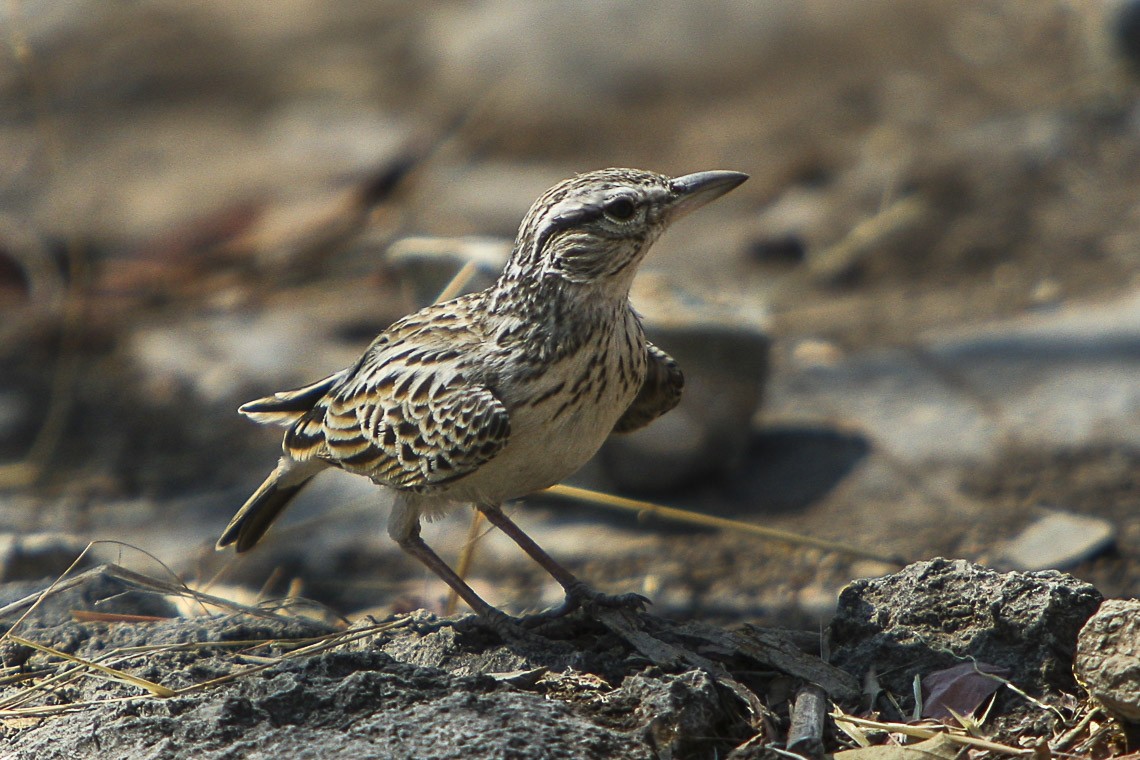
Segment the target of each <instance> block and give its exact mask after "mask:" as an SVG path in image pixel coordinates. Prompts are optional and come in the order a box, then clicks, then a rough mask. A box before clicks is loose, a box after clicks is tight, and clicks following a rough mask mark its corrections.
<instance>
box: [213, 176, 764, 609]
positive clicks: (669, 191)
mask: <svg viewBox="0 0 1140 760" xmlns="http://www.w3.org/2000/svg"><path fill="white" fill-rule="evenodd" d="M746 178H747V177H746V175H743V174H739V173H737V172H702V173H699V174H691V175H687V176H684V177H679V178H676V179H670V178H668V177H664V176H662V175H659V174H654V173H652V172H645V171H640V170H633V169H606V170H602V171H597V172H591V173H588V174H582V175H578V176H577V177H573V178H571V179H569V180H566V181H565V182H562V183H560V184H558V185H556V186H555V187H553V188H551V189H550V190H549V191H547V192H546V193H545V194H544V195H543V196H542V197H541V198H539V200H538V201H536V202H535V204H534V206H532V207H531V209H530V211H529V212H528V214H527V215H526V217H525V218H524V220H523V223H522V225H521V227H520V229H519V236H518V238H517V240H516V242H515V247H514V251H513V252H512V255H511V258H510V260H509V261H508V263H507V266H506V268H505V269H504V271H503V273H502V275H501V276H500V277H499V279H498V280H497V281H496V283H495V284H494V285H493V286H492V287H490V288H488V289H487V290H484V291H480V292H478V293H473V294H470V295H466V296H461V297H460V298H456V299H453V300H451V301H448V302H446V303H441V304H436V305H433V306H429V307H427V308H425V309H422V310H420V311H418V312H416V313H415V314H412V315H410V316H407V317H405V318H403V319H401V320H399V321H398V322H396V323H395V324H393V325H392V326H391V327H389V328H388V329H387V330H385V331H384V332H383V333H382V334H381V335H380V336H379V337H377V338H376V340H375V341H373V343H372V345H371V346H369V348H368V350H367V351H366V352H365V353H364V355H363V356H362V357H361V359H360V360H359V361H358V362H357V363H356V364H355V365H354V366H352V367H349V368H347V369H344V370H342V371H340V372H338V373H336V374H334V375H330V376H329V377H327V378H324V379H323V380H320V381H318V382H316V383H313V384H311V385H308V386H305V387H303V388H299V389H297V390H294V391H286V392H282V393H276V394H274V395H272V396H269V397H266V398H263V399H258V400H256V401H251V402H250V403H248V404H245V405H244V406H243V407H242V408H241V411H242V413H244V414H246V415H247V416H249V417H251V418H253V419H254V420H256V421H258V422H262V423H266V424H278V425H282V426H285V427H287V428H288V430H287V431H286V433H285V439H284V443H283V453H284V455H283V456H282V458H281V461H280V463H279V465H278V467H277V469H276V470H274V471H273V473H272V474H271V475H270V476H269V478H267V480H266V481H265V483H264V484H263V485H262V486H261V487H260V488H259V489H258V490H257V492H256V493H254V495H253V496H251V497H250V499H249V500H248V501H247V502H246V504H245V505H244V506H243V507H242V508H241V509H240V510H239V511H238V513H237V514H236V515H235V516H234V518H233V520H231V522H230V524H229V526H227V528H226V529H225V531H224V532H223V534H222V537H221V538H220V539H219V541H218V548H219V549H220V548H223V547H225V546H227V545H229V544H236V548H237V550H238V551H245V550H247V549H249V548H251V547H252V546H253V545H254V544H256V543H257V541H258V539H260V538H261V536H262V535H263V534H264V533H265V531H266V529H267V528H268V527H269V525H270V523H271V522H272V521H273V519H274V518H275V517H276V516H277V515H278V514H279V513H280V511H281V510H282V509H283V508H284V507H285V506H286V505H287V504H288V501H289V499H290V498H291V497H292V496H293V495H295V494H296V493H297V492H298V491H299V490H300V489H301V488H302V487H303V486H304V485H305V484H306V483H307V482H308V481H309V480H310V479H311V478H312V477H313V476H314V475H316V474H317V473H318V472H320V471H321V470H323V469H325V468H327V467H330V466H331V467H339V468H341V469H343V470H347V471H349V472H353V473H357V474H360V475H364V476H366V477H369V478H371V479H372V480H373V481H374V482H376V483H377V484H379V485H384V486H388V487H390V488H393V489H395V491H396V494H397V499H396V501H395V504H394V506H393V511H392V514H391V516H390V518H389V522H388V532H389V534H390V535H391V536H392V538H393V539H395V540H396V541H397V542H398V543H399V544H400V546H402V547H403V548H404V549H406V550H407V551H408V552H410V553H411V554H413V555H415V556H416V557H418V558H419V559H420V560H422V561H423V562H424V563H425V564H426V565H427V566H428V567H430V568H431V569H432V570H433V571H434V572H436V573H437V574H439V575H440V577H441V578H442V579H443V580H444V581H446V582H447V583H448V584H449V585H451V586H452V588H454V589H455V590H456V592H457V593H459V595H460V596H461V597H462V598H463V599H464V600H465V601H467V602H468V604H470V605H471V607H472V608H473V609H475V610H476V611H477V612H480V613H481V614H483V615H485V616H490V617H494V618H496V619H498V620H501V617H500V616H501V613H498V612H497V611H496V610H494V608H492V607H491V606H490V605H488V604H487V603H486V602H485V601H483V600H482V599H481V598H480V597H479V596H478V595H476V593H475V592H474V591H473V590H472V589H471V588H470V587H469V586H468V585H467V584H466V583H464V582H463V581H462V579H460V578H459V577H458V576H457V575H455V573H454V572H453V571H451V569H450V568H449V567H447V565H446V564H445V563H444V562H443V561H442V560H441V559H440V558H439V557H438V556H437V555H436V554H435V553H434V552H432V550H431V549H430V548H429V547H428V546H427V545H426V544H425V543H424V542H423V540H422V539H420V537H419V521H420V518H421V516H427V517H432V516H435V515H438V514H441V513H442V512H444V511H446V510H448V509H450V508H451V507H452V506H454V505H456V504H462V503H471V504H474V505H475V507H476V508H478V509H479V510H481V511H482V512H484V514H486V516H487V518H488V519H489V520H490V521H491V522H492V523H493V524H494V525H496V526H498V527H499V528H501V529H502V530H503V531H504V532H506V533H507V534H508V535H509V536H510V537H511V538H512V539H514V540H515V541H516V542H517V543H519V545H520V546H521V547H522V548H523V549H524V550H525V551H527V553H528V554H530V555H531V556H532V557H534V558H535V560H537V561H538V562H539V563H541V564H542V565H543V567H545V568H546V569H547V570H548V571H549V572H550V573H551V574H552V575H553V576H554V577H555V579H556V580H558V581H559V583H561V584H562V586H563V587H564V588H565V589H566V593H567V599H566V602H565V604H563V605H562V607H561V608H559V610H558V611H557V612H564V611H568V610H570V609H573V608H575V607H576V606H578V605H580V604H581V603H583V602H590V603H594V604H599V603H600V604H607V603H609V604H640V603H643V602H644V600H643V599H641V597H637V596H636V595H624V596H620V597H607V596H603V595H600V594H597V593H596V592H594V591H591V590H590V589H589V588H588V587H587V586H585V585H584V584H583V583H581V581H579V580H578V579H577V578H575V577H574V576H573V575H572V574H570V573H569V572H568V571H567V570H565V569H564V568H562V567H561V566H560V565H559V564H558V563H556V562H555V561H554V560H553V559H551V558H550V557H549V556H548V555H547V554H546V553H545V552H543V551H542V549H540V548H539V547H538V546H537V545H536V544H535V543H534V542H533V541H532V540H531V539H530V538H529V537H528V536H526V535H525V534H523V533H522V531H521V530H520V529H519V528H518V527H517V526H516V525H515V524H514V523H513V522H511V521H510V520H509V519H508V518H507V517H506V515H505V514H503V512H502V511H501V509H500V505H501V504H502V503H503V501H505V500H508V499H513V498H517V497H520V496H524V495H526V494H527V493H531V492H533V491H536V490H539V489H542V488H545V487H547V486H550V485H553V484H554V483H556V482H558V481H559V480H561V479H563V478H565V477H566V476H567V475H569V474H571V473H573V472H574V471H575V470H577V469H578V468H579V467H580V466H581V465H582V464H584V463H585V461H586V460H587V459H588V458H589V457H590V456H592V455H593V454H594V452H596V451H597V449H598V448H599V447H600V446H601V444H602V442H603V441H604V440H605V438H606V436H607V435H609V434H610V433H611V432H628V431H631V430H636V429H637V428H640V427H643V426H644V425H647V424H648V423H649V422H651V421H652V420H654V419H656V418H657V417H658V416H660V415H662V414H664V413H665V412H667V411H668V410H670V409H672V408H673V407H674V406H676V404H677V402H678V401H679V400H680V395H681V386H682V385H683V382H684V381H683V376H682V374H681V371H680V369H679V368H678V367H677V364H676V362H674V361H673V359H672V358H671V357H669V356H668V355H667V354H666V353H665V352H663V351H661V350H660V349H659V348H657V347H656V346H654V345H653V344H651V343H649V342H648V341H647V340H646V339H645V335H644V333H643V331H642V328H641V322H640V320H639V319H638V317H637V315H636V314H635V313H634V312H633V309H632V308H631V306H630V304H629V288H630V284H631V283H632V280H633V275H634V273H635V271H636V269H637V265H638V264H639V263H640V262H641V259H642V258H643V257H644V256H645V254H646V252H647V251H648V249H649V247H650V246H651V245H652V244H653V242H654V241H655V240H656V239H657V238H658V237H659V236H660V234H661V233H662V232H663V231H664V230H665V228H666V227H667V226H668V225H669V224H670V223H671V222H673V221H675V220H676V219H677V218H679V217H680V216H681V215H683V214H684V213H687V212H688V211H690V210H692V209H695V208H697V207H699V206H701V205H704V204H705V203H707V202H709V201H711V200H713V199H715V198H717V197H719V196H720V195H723V194H724V193H726V192H728V191H729V190H731V189H732V188H734V187H736V186H737V185H739V184H740V183H741V182H743V181H744V180H745V179H746Z"/></svg>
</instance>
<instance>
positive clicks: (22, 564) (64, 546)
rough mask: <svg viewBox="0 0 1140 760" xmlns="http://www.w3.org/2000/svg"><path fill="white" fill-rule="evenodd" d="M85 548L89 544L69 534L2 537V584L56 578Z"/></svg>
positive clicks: (6, 534)
mask: <svg viewBox="0 0 1140 760" xmlns="http://www.w3.org/2000/svg"><path fill="white" fill-rule="evenodd" d="M86 546H87V541H85V540H84V539H82V538H80V537H79V536H73V535H69V534H67V533H24V534H21V533H0V581H3V582H5V583H9V582H11V581H23V580H40V579H43V578H54V577H56V576H58V575H60V574H62V573H63V572H64V571H66V570H67V568H68V567H70V566H71V563H72V562H74V561H75V560H76V559H77V558H78V557H79V555H80V554H82V553H83V549H84V548H85V547H86ZM88 564H90V563H88Z"/></svg>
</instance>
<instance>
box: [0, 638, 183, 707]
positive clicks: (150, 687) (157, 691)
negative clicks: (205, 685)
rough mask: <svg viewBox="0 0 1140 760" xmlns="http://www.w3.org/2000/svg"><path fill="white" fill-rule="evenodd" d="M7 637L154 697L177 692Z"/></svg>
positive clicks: (25, 641)
mask: <svg viewBox="0 0 1140 760" xmlns="http://www.w3.org/2000/svg"><path fill="white" fill-rule="evenodd" d="M8 638H9V640H10V641H13V642H15V643H16V644H19V645H21V646H25V647H29V648H30V649H35V650H36V651H38V652H43V653H44V654H48V655H51V656H52V657H58V658H60V659H62V660H67V661H68V662H71V663H74V664H76V665H79V666H81V667H84V668H87V669H89V670H94V671H95V672H97V673H102V674H103V675H105V676H107V677H108V678H111V679H113V680H115V681H120V682H122V683H126V684H130V685H132V686H138V687H139V688H141V689H146V690H147V691H149V692H150V693H151V694H153V695H154V696H156V697H173V696H174V695H175V694H177V692H176V691H174V690H173V689H168V688H166V687H165V686H163V685H162V684H158V683H155V682H154V681H148V680H146V679H145V678H139V677H138V676H132V675H131V674H130V673H124V672H123V671H121V670H116V669H115V668H109V667H107V666H106V665H100V664H99V663H97V662H92V661H91V660H85V659H83V658H82V657H76V656H75V655H73V654H68V653H67V652H61V651H59V650H58V649H52V648H51V647H47V646H44V645H43V644H37V643H36V642H34V641H31V640H29V639H25V638H23V637H21V636H14V635H10V636H9V637H8Z"/></svg>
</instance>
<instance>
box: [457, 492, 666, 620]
mask: <svg viewBox="0 0 1140 760" xmlns="http://www.w3.org/2000/svg"><path fill="white" fill-rule="evenodd" d="M475 506H476V508H477V509H478V510H479V511H480V512H482V513H483V515H484V516H485V517H486V518H487V520H488V521H489V522H490V523H491V524H492V525H494V526H495V527H496V528H498V529H499V530H501V531H503V533H505V534H507V536H508V537H510V539H511V540H512V541H514V542H515V543H516V544H518V545H519V547H520V548H521V549H522V550H523V551H524V552H526V553H527V554H529V555H530V557H531V559H533V560H534V561H535V562H537V563H538V564H540V565H542V568H543V569H544V570H546V572H548V573H550V575H551V577H553V578H554V580H556V581H558V584H559V585H560V586H562V588H563V590H564V591H565V592H566V598H565V599H564V600H563V601H562V604H560V605H558V606H557V607H553V608H551V609H549V610H547V611H546V612H543V613H540V614H539V615H536V616H533V617H536V618H550V617H561V616H562V615H566V614H568V613H571V612H573V611H574V610H576V609H578V608H579V607H581V606H582V605H586V606H595V605H596V606H602V607H634V608H638V609H641V608H643V607H644V606H645V605H647V604H649V600H648V599H646V598H645V597H644V596H641V595H640V594H617V595H611V594H603V593H600V592H598V591H595V590H594V589H592V588H590V587H589V586H587V585H586V584H585V583H583V582H582V581H581V580H579V579H578V577H577V576H576V575H574V574H573V573H572V572H570V571H569V570H567V569H566V568H564V567H563V566H562V565H560V564H558V562H557V561H555V559H554V558H553V557H551V556H550V555H549V554H547V553H546V551H545V550H544V549H543V548H542V547H541V546H539V545H538V544H537V543H535V541H534V539H533V538H531V537H530V536H528V535H527V534H526V533H524V532H523V529H522V528H520V527H519V526H518V525H515V523H514V521H513V520H511V518H509V517H507V515H506V513H505V512H503V510H502V508H501V507H500V506H499V505H498V504H476V505H475Z"/></svg>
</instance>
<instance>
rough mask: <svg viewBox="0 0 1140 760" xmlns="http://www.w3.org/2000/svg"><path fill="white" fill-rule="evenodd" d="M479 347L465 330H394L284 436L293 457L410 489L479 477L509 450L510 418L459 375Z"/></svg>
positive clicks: (486, 393) (465, 375) (498, 404)
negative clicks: (466, 356)
mask: <svg viewBox="0 0 1140 760" xmlns="http://www.w3.org/2000/svg"><path fill="white" fill-rule="evenodd" d="M475 340H477V336H472V335H469V334H468V332H467V330H466V329H465V328H463V327H462V326H461V325H447V324H446V323H445V324H442V325H441V324H439V323H438V322H437V323H435V324H432V325H431V327H430V329H427V330H425V329H423V328H421V327H420V326H418V325H417V324H416V323H414V322H411V323H407V322H405V323H403V324H399V323H398V324H397V325H394V326H393V328H391V329H390V330H389V331H388V332H386V333H385V334H384V335H382V336H381V337H380V338H379V339H378V340H377V342H376V343H374V344H373V346H372V348H371V349H369V352H368V353H367V354H366V355H365V357H364V359H363V360H362V361H361V363H360V364H359V365H358V366H357V367H356V368H355V372H354V373H352V374H351V375H350V376H348V377H347V378H345V379H344V381H343V382H342V383H340V384H339V385H338V386H336V387H334V388H333V389H332V390H331V391H330V392H329V393H328V394H327V395H326V396H325V397H324V398H322V399H321V400H320V401H318V402H317V403H316V405H315V406H314V407H313V409H312V411H310V412H309V413H307V414H306V415H305V416H303V417H302V418H301V419H300V420H299V421H298V422H297V424H296V425H294V426H293V427H292V428H291V429H290V430H289V432H288V433H286V435H285V442H284V448H285V453H286V454H288V455H289V456H290V457H292V458H294V459H298V460H307V459H323V460H325V461H327V462H329V463H330V464H333V465H335V466H337V467H340V468H342V469H345V470H348V471H349V472H353V473H358V474H361V475H367V476H368V477H370V478H372V479H373V480H374V481H376V482H378V483H382V484H385V485H389V486H392V487H395V488H403V489H417V488H425V487H430V486H434V485H440V484H443V483H446V482H448V481H451V480H455V479H456V478H459V477H462V476H463V475H466V474H468V473H470V472H472V471H474V470H476V469H477V468H478V467H479V466H480V465H482V464H484V463H485V462H487V461H488V460H490V459H491V458H493V457H494V456H495V455H496V454H498V453H499V452H500V451H502V449H503V447H504V446H506V444H507V438H508V437H509V436H510V418H509V415H508V413H507V409H506V407H505V406H504V405H503V403H502V402H501V401H500V400H499V399H498V398H497V397H496V396H495V394H494V393H492V392H491V390H490V389H489V388H487V387H486V386H485V385H483V384H481V383H478V382H473V381H472V380H471V378H470V376H469V375H470V373H469V372H465V371H464V368H463V367H462V366H461V363H460V360H461V359H462V356H463V349H464V347H465V344H468V343H469V342H473V341H475Z"/></svg>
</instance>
